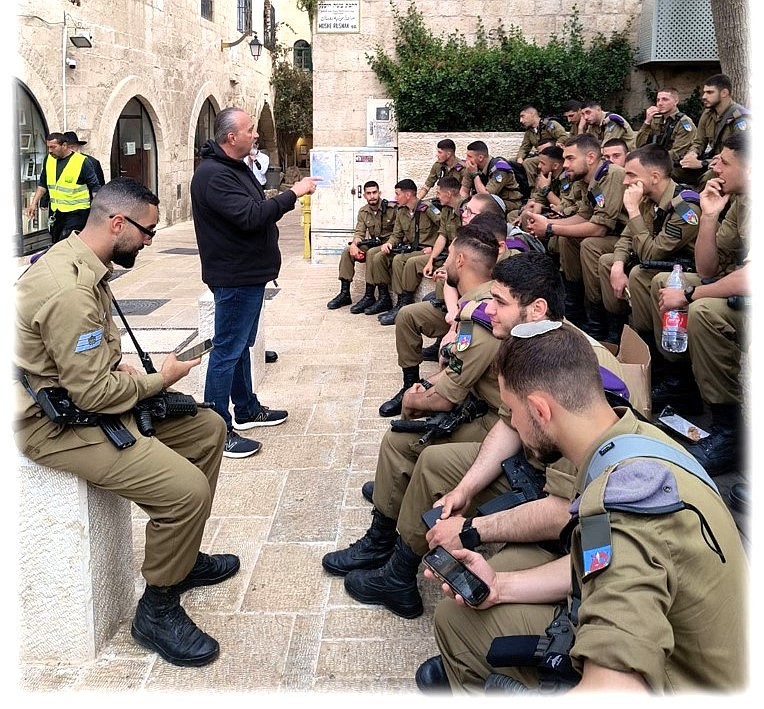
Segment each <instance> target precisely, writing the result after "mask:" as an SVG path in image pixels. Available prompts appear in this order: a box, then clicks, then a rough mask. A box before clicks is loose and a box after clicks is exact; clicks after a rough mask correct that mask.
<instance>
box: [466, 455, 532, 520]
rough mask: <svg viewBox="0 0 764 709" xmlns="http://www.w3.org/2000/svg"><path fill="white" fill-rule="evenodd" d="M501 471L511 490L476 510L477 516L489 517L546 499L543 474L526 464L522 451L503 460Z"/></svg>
mask: <svg viewBox="0 0 764 709" xmlns="http://www.w3.org/2000/svg"><path fill="white" fill-rule="evenodd" d="M501 469H502V471H503V472H504V475H506V476H507V480H509V485H510V487H511V488H512V489H511V490H510V491H509V492H505V493H504V494H503V495H499V496H498V497H494V498H493V499H492V500H488V502H484V503H483V504H482V505H480V506H479V507H478V508H477V513H478V515H490V514H493V513H494V512H501V511H502V510H511V509H512V508H513V507H517V506H518V505H522V504H523V503H524V502H531V501H532V500H539V499H541V498H542V497H546V493H545V492H544V483H545V482H546V477H545V476H544V473H543V472H542V471H540V470H536V468H534V467H533V466H532V465H531V464H530V463H529V462H528V460H527V459H526V457H525V454H524V453H523V452H522V451H520V452H519V453H517V454H516V455H513V456H511V457H510V458H507V459H506V460H503V461H502V463H501Z"/></svg>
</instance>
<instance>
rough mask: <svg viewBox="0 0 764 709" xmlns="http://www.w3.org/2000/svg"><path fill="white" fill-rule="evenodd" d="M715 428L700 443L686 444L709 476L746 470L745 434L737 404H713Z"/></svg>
mask: <svg viewBox="0 0 764 709" xmlns="http://www.w3.org/2000/svg"><path fill="white" fill-rule="evenodd" d="M709 408H710V409H711V430H710V431H709V434H710V435H709V436H708V437H707V438H703V439H702V440H700V441H698V442H697V443H689V444H685V448H687V450H688V451H689V452H690V453H692V454H693V455H694V456H695V457H696V458H697V459H698V462H699V463H700V464H701V465H702V466H703V467H704V468H705V469H706V472H707V473H708V474H709V475H722V474H723V473H734V472H742V469H743V467H744V466H745V436H744V435H743V433H742V432H743V422H742V416H741V411H740V408H739V407H738V406H736V405H734V404H709Z"/></svg>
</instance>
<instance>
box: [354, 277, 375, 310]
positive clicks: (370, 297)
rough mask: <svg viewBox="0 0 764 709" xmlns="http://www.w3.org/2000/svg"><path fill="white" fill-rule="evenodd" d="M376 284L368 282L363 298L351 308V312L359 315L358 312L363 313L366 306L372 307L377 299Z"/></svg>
mask: <svg viewBox="0 0 764 709" xmlns="http://www.w3.org/2000/svg"><path fill="white" fill-rule="evenodd" d="M375 288H376V286H375V285H374V284H373V283H367V284H366V292H365V293H364V294H363V298H361V300H359V301H358V302H357V303H356V304H355V305H354V306H353V307H352V308H350V312H351V313H353V315H358V313H362V312H363V311H364V310H366V308H370V307H371V306H372V305H374V303H376V302H377V301H376V300H375V298H374V289H375Z"/></svg>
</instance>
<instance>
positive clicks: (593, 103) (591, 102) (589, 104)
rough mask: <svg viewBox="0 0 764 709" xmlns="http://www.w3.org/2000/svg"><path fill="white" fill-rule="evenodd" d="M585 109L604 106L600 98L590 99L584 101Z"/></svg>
mask: <svg viewBox="0 0 764 709" xmlns="http://www.w3.org/2000/svg"><path fill="white" fill-rule="evenodd" d="M583 107H584V108H602V104H601V103H600V100H599V99H598V98H589V99H586V101H584V106H583Z"/></svg>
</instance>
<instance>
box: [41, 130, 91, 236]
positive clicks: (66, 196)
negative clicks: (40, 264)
mask: <svg viewBox="0 0 764 709" xmlns="http://www.w3.org/2000/svg"><path fill="white" fill-rule="evenodd" d="M45 140H46V143H47V146H48V157H47V159H46V160H45V164H44V165H43V168H42V173H41V174H40V184H39V185H38V186H37V190H36V191H35V193H34V196H33V197H32V201H31V202H30V203H29V206H28V207H27V212H26V214H27V217H29V218H30V219H31V218H32V217H33V216H34V214H35V213H36V211H37V205H38V203H39V201H40V200H41V199H42V196H43V195H44V194H45V193H46V192H47V193H48V194H49V196H50V217H49V219H48V231H49V232H50V236H51V240H52V241H53V243H54V244H55V243H56V242H57V241H61V240H62V239H65V238H66V237H67V236H69V234H71V233H72V232H73V231H79V230H80V229H82V228H83V227H84V226H85V222H86V221H87V220H88V214H89V213H90V195H91V194H95V193H96V192H98V190H99V188H100V187H101V183H100V181H99V180H98V177H97V175H96V173H95V170H94V169H93V164H92V163H91V162H90V160H88V159H87V158H86V157H85V155H83V154H82V153H78V152H75V151H74V150H72V148H71V146H70V145H69V143H68V142H67V140H66V136H64V134H63V133H50V134H49V135H48V136H47V137H46V139H45Z"/></svg>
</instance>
